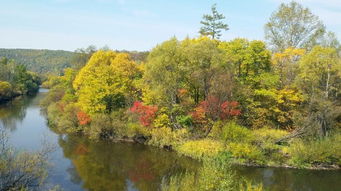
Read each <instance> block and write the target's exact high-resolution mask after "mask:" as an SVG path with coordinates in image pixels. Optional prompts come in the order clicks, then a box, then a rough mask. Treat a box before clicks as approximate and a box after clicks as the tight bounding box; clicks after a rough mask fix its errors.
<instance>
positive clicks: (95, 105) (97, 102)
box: [73, 50, 140, 114]
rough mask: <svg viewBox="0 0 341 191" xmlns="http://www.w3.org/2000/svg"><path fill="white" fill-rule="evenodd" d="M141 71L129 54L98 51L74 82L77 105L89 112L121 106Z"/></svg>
mask: <svg viewBox="0 0 341 191" xmlns="http://www.w3.org/2000/svg"><path fill="white" fill-rule="evenodd" d="M138 77H140V71H139V69H138V67H137V65H136V64H135V62H133V61H131V60H130V58H129V55H128V54H124V53H116V52H114V51H103V50H101V51H98V52H96V53H94V54H93V56H92V57H91V59H90V60H89V62H88V63H87V65H86V66H85V67H83V68H82V69H81V71H80V72H79V74H78V75H77V76H76V79H75V81H74V82H73V87H74V89H75V90H76V95H77V96H78V104H79V106H80V108H81V109H82V110H83V111H85V112H87V113H90V114H93V113H97V112H106V113H109V112H111V111H113V110H115V109H118V108H122V107H124V106H125V105H126V104H127V101H128V99H127V98H131V97H133V96H134V95H135V93H136V92H135V91H136V88H135V84H134V83H135V79H137V78H138Z"/></svg>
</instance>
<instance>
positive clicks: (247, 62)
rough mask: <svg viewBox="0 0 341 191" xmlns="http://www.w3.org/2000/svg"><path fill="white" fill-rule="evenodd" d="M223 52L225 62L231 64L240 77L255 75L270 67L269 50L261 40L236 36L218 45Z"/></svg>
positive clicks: (266, 70)
mask: <svg viewBox="0 0 341 191" xmlns="http://www.w3.org/2000/svg"><path fill="white" fill-rule="evenodd" d="M219 48H221V49H222V50H223V51H224V52H225V56H226V60H227V63H228V64H230V65H232V67H233V69H234V71H235V72H234V73H235V75H237V77H238V78H240V79H246V78H248V77H249V78H250V77H252V76H257V75H259V74H261V73H263V72H269V71H270V69H271V61H270V59H271V52H270V51H269V50H267V49H266V46H265V43H264V42H262V41H257V40H254V41H248V40H247V39H241V38H237V39H235V40H232V41H230V42H221V43H220V45H219Z"/></svg>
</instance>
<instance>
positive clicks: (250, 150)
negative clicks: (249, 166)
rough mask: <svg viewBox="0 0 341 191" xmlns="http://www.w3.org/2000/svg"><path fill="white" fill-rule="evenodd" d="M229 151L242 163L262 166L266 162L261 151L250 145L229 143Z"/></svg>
mask: <svg viewBox="0 0 341 191" xmlns="http://www.w3.org/2000/svg"><path fill="white" fill-rule="evenodd" d="M227 151H229V152H230V153H231V154H232V156H233V157H234V158H236V159H239V160H240V161H242V162H252V163H257V164H262V163H263V161H264V156H263V153H262V151H261V149H260V148H259V147H257V146H255V145H252V144H250V143H235V142H233V143H229V144H228V146H227ZM244 160H246V161H244Z"/></svg>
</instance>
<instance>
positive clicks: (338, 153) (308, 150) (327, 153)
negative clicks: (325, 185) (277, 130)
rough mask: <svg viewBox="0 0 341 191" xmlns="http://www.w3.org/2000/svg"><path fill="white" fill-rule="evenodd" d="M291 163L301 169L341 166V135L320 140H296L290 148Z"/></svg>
mask: <svg viewBox="0 0 341 191" xmlns="http://www.w3.org/2000/svg"><path fill="white" fill-rule="evenodd" d="M288 151H289V154H290V156H291V160H290V162H291V163H292V164H293V165H295V166H299V167H305V166H311V165H312V166H314V165H332V164H337V165H339V166H341V134H336V135H334V136H332V137H327V138H324V139H320V140H311V141H303V140H296V141H295V142H293V143H292V144H291V145H290V147H289V150H288Z"/></svg>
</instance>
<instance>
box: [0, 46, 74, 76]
mask: <svg viewBox="0 0 341 191" xmlns="http://www.w3.org/2000/svg"><path fill="white" fill-rule="evenodd" d="M74 56H75V53H74V52H70V51H64V50H36V49H0V57H7V58H9V59H13V60H14V61H15V62H16V63H18V64H23V65H25V66H26V67H27V69H28V70H30V71H33V72H37V73H48V72H50V73H55V74H59V73H60V72H61V71H63V69H64V68H66V67H70V66H71V61H72V59H73V57H74Z"/></svg>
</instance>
